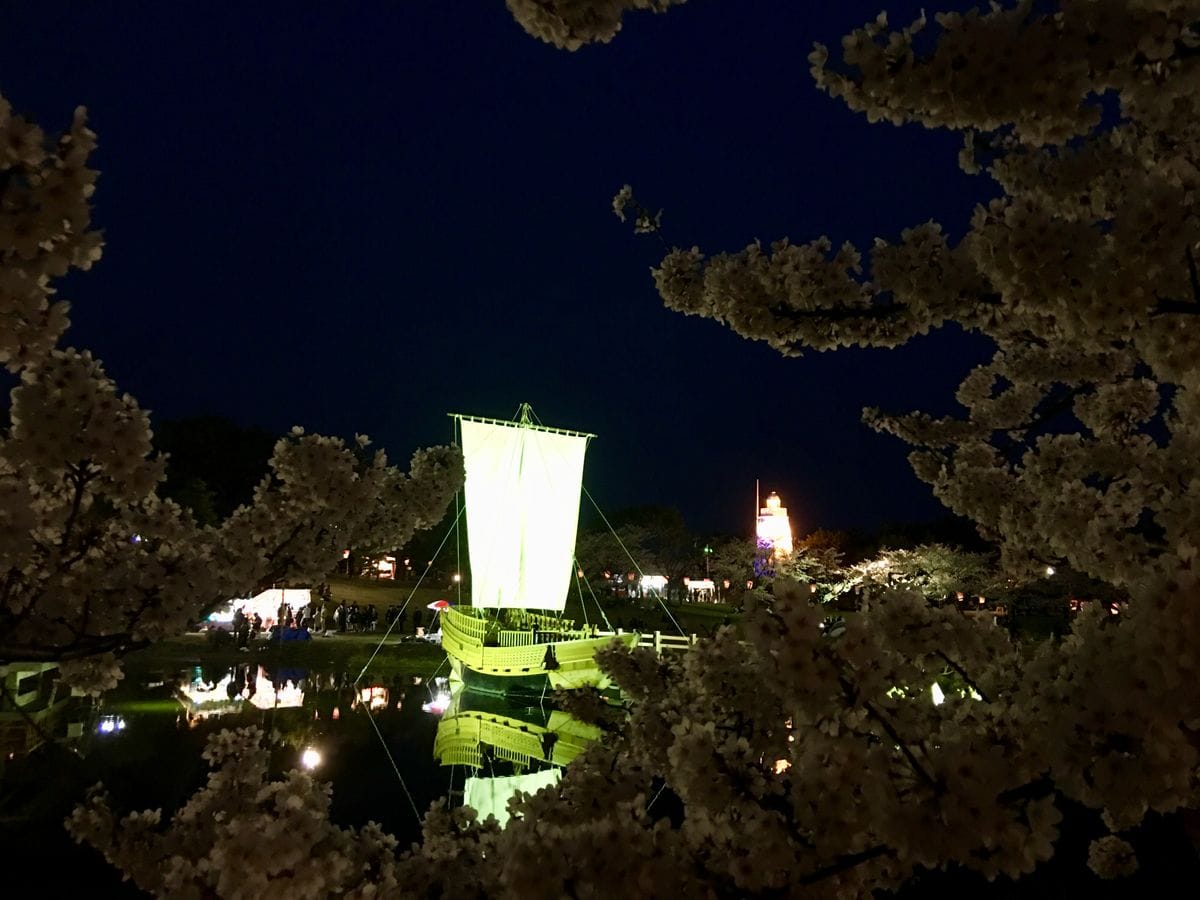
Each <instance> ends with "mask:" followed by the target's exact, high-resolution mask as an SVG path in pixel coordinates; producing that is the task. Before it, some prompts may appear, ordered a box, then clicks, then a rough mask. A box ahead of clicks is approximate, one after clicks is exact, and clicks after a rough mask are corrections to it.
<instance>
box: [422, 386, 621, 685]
mask: <svg viewBox="0 0 1200 900" xmlns="http://www.w3.org/2000/svg"><path fill="white" fill-rule="evenodd" d="M453 418H454V419H455V421H456V423H457V432H458V439H459V445H460V446H461V447H462V451H463V462H464V466H465V468H466V482H465V485H464V493H465V500H466V521H467V549H468V556H469V560H470V564H471V590H470V599H471V605H470V606H469V607H467V606H455V607H451V608H449V609H446V610H443V611H442V613H441V627H442V647H443V648H444V649H445V650H446V654H447V656H448V657H449V659H450V662H451V666H452V667H453V673H454V676H455V678H456V679H458V680H461V681H463V682H464V683H465V684H466V685H467V686H468V687H471V688H472V689H474V690H482V691H487V692H491V693H499V694H510V693H524V694H529V693H532V694H535V695H537V694H545V692H546V691H547V690H548V689H558V688H563V689H570V688H579V687H588V686H592V687H598V688H600V689H605V688H607V687H608V686H609V685H608V678H607V676H606V675H605V674H604V673H603V672H601V671H600V669H599V667H598V666H597V665H596V660H595V654H596V651H597V650H599V649H600V648H602V647H605V646H607V645H608V644H610V643H611V642H612V641H614V640H617V641H620V642H622V643H623V644H625V645H626V646H628V647H633V646H635V645H636V644H637V641H638V636H637V635H636V634H613V633H612V632H601V631H599V630H598V629H597V628H593V627H585V628H578V627H576V625H575V623H574V622H573V621H571V620H569V619H564V618H563V617H562V611H563V608H564V606H565V605H566V599H567V592H568V590H569V589H570V585H571V578H572V576H573V574H574V572H575V536H576V531H577V528H578V524H579V500H580V496H581V493H582V490H583V457H584V453H585V451H586V450H587V445H588V441H589V440H590V439H591V438H592V437H593V435H590V434H586V433H584V432H580V431H569V430H566V429H562V428H547V427H545V426H543V425H541V424H539V423H537V422H536V421H535V419H534V417H533V413H532V410H530V408H529V405H528V404H522V406H521V409H520V411H519V412H518V415H517V419H516V420H514V421H505V420H498V419H484V418H479V417H475V416H465V415H458V414H455V415H454V417H453Z"/></svg>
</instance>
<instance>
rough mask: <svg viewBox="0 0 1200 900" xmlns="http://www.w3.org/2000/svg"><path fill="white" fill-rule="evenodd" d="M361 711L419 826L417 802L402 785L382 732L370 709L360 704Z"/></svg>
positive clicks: (398, 768) (394, 760)
mask: <svg viewBox="0 0 1200 900" xmlns="http://www.w3.org/2000/svg"><path fill="white" fill-rule="evenodd" d="M362 707H363V711H364V712H365V713H366V714H367V721H368V722H370V723H371V727H372V728H374V729H375V734H376V735H378V737H379V743H380V745H382V747H383V752H384V753H385V754H386V755H387V758H388V762H390V763H391V764H392V771H393V772H395V773H396V779H397V780H398V781H399V782H400V787H401V788H403V789H404V796H405V797H407V798H408V805H409V806H411V807H412V811H413V815H414V816H416V817H417V824H418V825H420V824H421V812H420V810H418V809H417V801H416V800H414V799H413V796H412V794H410V793H409V792H408V785H407V784H405V783H404V776H403V775H401V774H400V767H399V766H398V765H396V758H395V757H394V756H392V751H391V750H390V749H389V748H388V745H387V741H386V740H384V737H383V732H381V731H380V730H379V726H378V725H377V724H375V716H373V715H372V714H371V709H370V706H369V705H368V704H365V703H364V704H362Z"/></svg>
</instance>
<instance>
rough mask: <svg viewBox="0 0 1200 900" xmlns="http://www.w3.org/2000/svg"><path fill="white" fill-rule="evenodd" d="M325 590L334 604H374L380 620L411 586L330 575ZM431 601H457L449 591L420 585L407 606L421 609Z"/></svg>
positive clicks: (405, 598)
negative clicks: (328, 591) (330, 593)
mask: <svg viewBox="0 0 1200 900" xmlns="http://www.w3.org/2000/svg"><path fill="white" fill-rule="evenodd" d="M329 589H330V591H331V592H332V593H333V599H334V600H336V601H337V602H338V603H357V604H358V605H359V606H374V607H376V608H377V609H378V610H379V613H380V620H381V621H382V618H383V611H384V610H386V609H387V608H388V607H389V606H391V605H392V604H393V603H394V604H398V605H401V606H402V605H403V604H404V601H405V600H407V599H408V597H409V595H410V594H413V587H412V585H411V584H405V583H404V582H401V581H378V580H376V579H374V578H346V577H345V576H334V577H332V578H330V579H329ZM435 600H449V601H450V602H451V603H454V602H457V595H456V594H455V593H454V592H453V591H448V590H443V589H441V588H436V587H427V586H425V585H422V586H421V587H419V588H417V589H416V593H415V594H413V597H412V600H411V602H409V604H408V609H409V611H410V612H411V611H412V610H414V609H424V608H425V607H426V606H427V605H428V604H430V603H432V602H433V601H435Z"/></svg>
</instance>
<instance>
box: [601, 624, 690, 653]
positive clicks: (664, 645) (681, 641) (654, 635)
mask: <svg viewBox="0 0 1200 900" xmlns="http://www.w3.org/2000/svg"><path fill="white" fill-rule="evenodd" d="M624 633H625V629H624V628H618V629H617V630H616V631H601V632H600V636H601V637H604V636H606V635H618V634H624ZM698 640H700V639H699V638H698V637H697V636H696V635H694V634H663V633H662V632H661V631H654V632H651V633H649V634H642V635H640V636H639V637H638V644H637V645H638V646H639V647H651V648H653V650H654V652H655V653H662V652H663V651H664V650H686V649H687V648H688V647H690V646H692V645H693V644H695V643H696V641H698Z"/></svg>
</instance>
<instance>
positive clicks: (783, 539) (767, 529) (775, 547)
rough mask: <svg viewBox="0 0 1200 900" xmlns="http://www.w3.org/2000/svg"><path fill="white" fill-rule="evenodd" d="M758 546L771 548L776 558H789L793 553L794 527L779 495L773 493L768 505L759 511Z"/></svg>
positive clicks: (769, 495)
mask: <svg viewBox="0 0 1200 900" xmlns="http://www.w3.org/2000/svg"><path fill="white" fill-rule="evenodd" d="M756 534H757V535H758V545H759V546H760V547H770V548H771V555H772V556H773V557H775V558H779V557H783V556H788V555H790V554H791V552H792V526H791V523H790V522H789V521H788V511H787V507H786V506H784V505H783V501H782V500H780V499H779V495H778V494H777V493H775V492H774V491H771V493H770V494H768V495H767V499H766V503H765V504H764V505H763V506H762V507H761V508H760V509H759V511H758V528H757V529H756Z"/></svg>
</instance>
